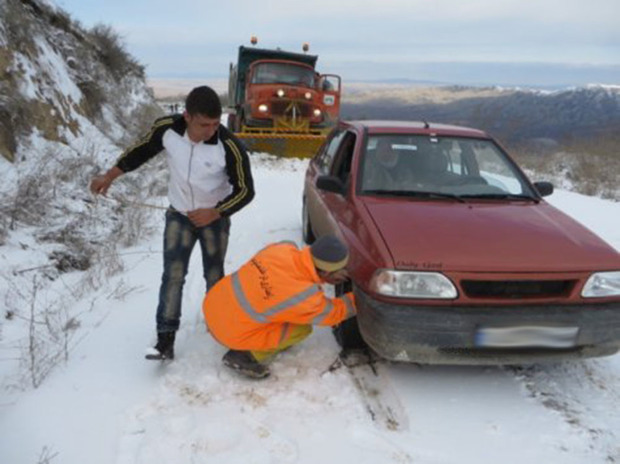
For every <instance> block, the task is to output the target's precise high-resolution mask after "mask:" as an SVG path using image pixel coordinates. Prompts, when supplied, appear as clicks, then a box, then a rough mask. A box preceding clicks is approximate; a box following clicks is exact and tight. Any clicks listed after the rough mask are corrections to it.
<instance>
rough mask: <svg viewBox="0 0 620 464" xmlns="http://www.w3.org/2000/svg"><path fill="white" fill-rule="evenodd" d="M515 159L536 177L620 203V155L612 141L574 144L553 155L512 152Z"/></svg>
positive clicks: (524, 149)
mask: <svg viewBox="0 0 620 464" xmlns="http://www.w3.org/2000/svg"><path fill="white" fill-rule="evenodd" d="M511 153H512V154H513V155H514V157H515V159H516V160H517V161H518V162H519V164H520V165H521V166H523V167H524V168H525V169H527V170H528V171H531V172H533V173H535V174H534V175H536V176H537V177H540V176H544V177H546V178H547V179H549V180H552V181H553V182H554V183H555V184H556V185H557V186H560V187H562V188H569V189H571V190H574V191H577V192H579V193H582V194H584V195H592V196H600V197H603V198H609V199H614V200H620V186H619V185H618V180H617V179H618V178H620V163H619V162H618V159H619V158H620V153H618V148H617V145H615V144H614V143H613V142H612V141H609V140H608V141H607V142H601V141H599V142H596V143H592V145H588V144H586V143H585V142H583V141H582V142H579V143H574V144H573V145H572V146H571V147H568V148H564V149H561V150H559V149H558V150H556V151H554V152H552V153H548V152H546V153H543V152H536V151H533V150H531V149H526V148H523V147H520V148H516V149H513V150H511Z"/></svg>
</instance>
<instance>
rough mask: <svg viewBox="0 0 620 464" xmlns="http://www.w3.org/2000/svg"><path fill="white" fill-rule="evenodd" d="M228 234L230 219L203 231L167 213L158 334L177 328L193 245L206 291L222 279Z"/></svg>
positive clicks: (216, 222) (202, 228)
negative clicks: (197, 246)
mask: <svg viewBox="0 0 620 464" xmlns="http://www.w3.org/2000/svg"><path fill="white" fill-rule="evenodd" d="M229 233H230V218H227V217H225V218H220V219H218V220H217V221H215V222H212V223H211V224H209V225H208V226H206V227H196V226H194V225H193V224H192V223H191V221H190V220H189V219H188V218H187V216H184V215H183V214H181V213H179V212H178V211H176V210H174V209H169V210H167V211H166V227H165V229H164V273H163V275H162V278H161V287H160V289H159V305H158V307H157V317H156V320H157V332H174V331H176V330H178V328H179V324H180V321H181V300H182V297H183V285H184V284H185V276H186V275H187V268H188V266H189V259H190V256H191V254H192V250H193V249H194V245H195V244H196V241H198V242H199V243H200V248H201V250H202V268H203V273H204V279H205V281H206V284H207V290H208V289H210V288H212V287H213V285H215V283H216V282H217V281H218V280H220V279H221V278H222V277H223V276H224V258H225V257H226V249H227V248H228V235H229Z"/></svg>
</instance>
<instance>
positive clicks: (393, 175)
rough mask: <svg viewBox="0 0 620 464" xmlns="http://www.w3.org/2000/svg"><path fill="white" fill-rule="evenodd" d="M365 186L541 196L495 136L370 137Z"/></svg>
mask: <svg viewBox="0 0 620 464" xmlns="http://www.w3.org/2000/svg"><path fill="white" fill-rule="evenodd" d="M362 164H363V167H362V170H361V175H362V180H361V191H362V193H364V192H373V193H380V192H394V191H396V192H403V193H406V192H418V193H419V192H428V193H445V194H451V195H459V196H485V195H487V196H498V195H524V196H528V197H529V196H536V195H535V193H534V192H532V191H531V189H530V187H529V183H528V182H527V179H525V178H524V177H523V175H522V174H521V172H520V171H519V170H518V169H517V168H516V167H515V165H514V163H513V162H512V161H511V160H510V159H509V157H508V156H507V155H506V154H505V153H504V152H503V151H502V150H501V149H500V148H499V146H497V145H496V144H495V143H494V142H493V141H492V140H488V139H471V138H459V137H429V136H426V135H424V136H423V135H373V136H370V137H368V139H367V143H366V147H365V153H364V159H363V161H362Z"/></svg>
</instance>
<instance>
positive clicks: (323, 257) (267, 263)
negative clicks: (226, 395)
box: [203, 235, 355, 378]
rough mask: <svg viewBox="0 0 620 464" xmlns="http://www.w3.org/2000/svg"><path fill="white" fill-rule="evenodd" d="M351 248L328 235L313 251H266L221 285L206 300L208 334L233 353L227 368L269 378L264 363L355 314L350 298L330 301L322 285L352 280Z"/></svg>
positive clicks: (288, 246) (275, 247) (287, 245)
mask: <svg viewBox="0 0 620 464" xmlns="http://www.w3.org/2000/svg"><path fill="white" fill-rule="evenodd" d="M348 259H349V252H348V249H347V247H346V246H345V245H344V244H343V243H342V242H341V241H340V240H338V239H337V238H336V237H334V236H331V235H327V236H323V237H321V238H319V239H318V240H317V241H316V242H315V243H314V244H312V245H311V246H309V247H304V248H302V249H298V248H297V245H296V244H295V243H292V242H281V243H276V244H272V245H269V246H267V247H266V248H264V249H263V250H261V251H260V252H258V253H257V254H256V255H255V256H254V257H253V258H252V259H250V260H249V261H248V262H247V263H245V264H244V265H243V266H241V268H240V269H239V270H238V271H237V272H235V273H233V274H231V275H228V276H226V277H224V278H223V279H222V280H220V281H219V282H218V283H217V284H216V285H215V286H214V287H213V288H212V289H211V290H210V291H209V292H208V293H207V295H206V296H205V299H204V302H203V313H204V315H205V321H206V323H207V326H208V328H209V331H210V332H211V334H212V335H213V337H214V338H215V339H216V340H217V341H218V342H220V343H221V344H222V345H224V346H226V347H228V348H230V350H229V351H228V352H227V353H226V354H225V355H224V357H223V359H222V361H223V362H224V365H226V366H228V367H230V368H232V369H234V370H237V371H238V372H240V373H242V374H245V375H247V376H249V377H253V378H264V377H267V376H268V375H269V373H270V372H269V368H268V367H267V366H266V365H265V364H263V362H264V361H266V360H267V359H269V358H270V357H272V356H273V355H275V354H276V353H278V352H280V351H282V350H284V349H286V348H289V347H290V346H292V345H295V344H297V343H299V342H301V341H302V340H303V339H305V338H306V337H307V336H308V335H310V333H311V332H312V326H313V325H322V326H332V325H336V324H339V323H340V322H342V321H343V320H345V319H347V318H349V317H351V316H354V315H355V302H354V299H353V294H352V293H347V294H346V295H344V296H342V297H339V298H328V297H327V296H326V295H325V294H324V292H323V289H322V287H321V284H322V283H329V284H337V283H340V282H344V281H345V280H346V279H347V278H348V273H347V271H346V269H345V266H346V264H347V262H348Z"/></svg>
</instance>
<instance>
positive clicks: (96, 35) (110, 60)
mask: <svg viewBox="0 0 620 464" xmlns="http://www.w3.org/2000/svg"><path fill="white" fill-rule="evenodd" d="M89 36H90V37H91V38H92V40H93V42H94V43H95V45H96V46H97V51H98V53H99V57H100V58H101V61H102V63H103V64H104V65H105V67H106V68H107V69H108V70H109V71H110V72H111V73H112V75H113V76H115V77H116V79H117V80H120V79H121V78H123V77H124V76H125V75H126V74H134V75H136V76H138V77H144V67H143V66H142V65H140V64H139V63H138V62H137V61H136V60H135V59H134V58H133V57H132V56H131V55H130V54H129V53H128V52H127V50H125V45H124V43H123V40H122V39H121V36H120V35H119V34H118V32H116V31H115V30H114V29H112V27H110V26H108V25H105V24H97V25H95V26H94V27H93V28H92V29H91V30H90V32H89Z"/></svg>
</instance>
